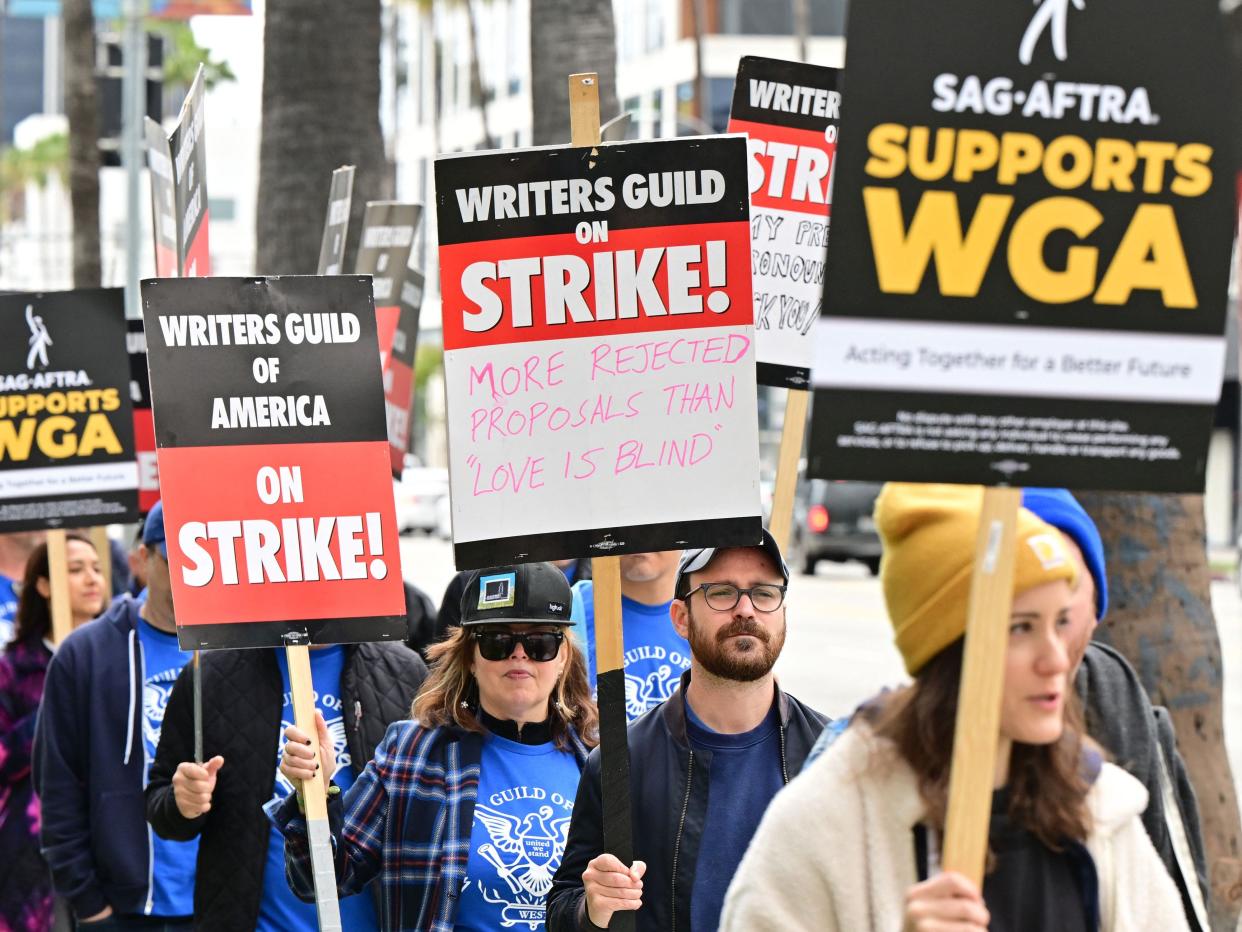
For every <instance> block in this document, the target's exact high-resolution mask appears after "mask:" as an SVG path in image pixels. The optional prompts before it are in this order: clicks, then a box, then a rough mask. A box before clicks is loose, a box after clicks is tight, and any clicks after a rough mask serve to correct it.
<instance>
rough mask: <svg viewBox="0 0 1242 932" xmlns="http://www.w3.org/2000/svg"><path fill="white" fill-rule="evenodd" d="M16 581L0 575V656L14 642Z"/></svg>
mask: <svg viewBox="0 0 1242 932" xmlns="http://www.w3.org/2000/svg"><path fill="white" fill-rule="evenodd" d="M15 586H16V580H13V579H9V577H7V576H5V575H3V574H0V654H2V653H4V651H5V649H6V648H7V647H8V646H9V641H11V640H13V626H14V622H15V621H16V619H17V589H16V588H15Z"/></svg>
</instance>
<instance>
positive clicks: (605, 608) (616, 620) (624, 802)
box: [569, 72, 634, 932]
mask: <svg viewBox="0 0 1242 932" xmlns="http://www.w3.org/2000/svg"><path fill="white" fill-rule="evenodd" d="M569 134H570V144H571V145H573V146H578V147H584V148H585V147H588V146H589V147H591V148H594V147H596V146H598V145H599V144H600V130H599V75H598V74H595V73H593V72H586V73H583V74H571V75H570V76H569ZM592 167H593V163H592ZM591 579H592V587H593V590H594V603H595V672H596V687H597V690H598V693H599V718H600V724H599V730H600V755H601V761H600V782H601V794H602V797H603V834H604V850H605V851H607V852H608V853H609V854H611V855H613V856H614V857H616V858H617V859H618V860H620V861H621V862H622V863H623V864H629V863H630V862H632V861H633V860H634V841H633V828H632V822H631V819H630V811H631V802H630V748H629V740H628V737H627V735H626V715H625V670H624V666H625V642H624V637H623V636H622V628H621V558H620V557H596V558H594V559H593V560H591ZM608 928H609V929H615V930H619V932H631V930H633V929H634V914H633V913H632V912H619V913H614V914H613V917H612V921H611V922H610V923H609V925H608Z"/></svg>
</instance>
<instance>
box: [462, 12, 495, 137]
mask: <svg viewBox="0 0 1242 932" xmlns="http://www.w3.org/2000/svg"><path fill="white" fill-rule="evenodd" d="M462 7H463V8H464V9H465V11H466V25H467V26H468V27H469V28H468V29H467V32H468V33H469V34H470V93H471V94H472V95H473V96H474V98H475V100H477V101H478V102H479V120H480V122H481V123H482V124H483V141H482V143H481V146H482V148H484V149H495V148H496V142H495V140H494V139H492V128H491V126H490V125H489V124H488V122H487V91H486V89H484V87H483V67H482V66H481V65H480V64H479V22H478V20H477V19H476V18H475V15H474V4H473V3H472V2H471V0H462Z"/></svg>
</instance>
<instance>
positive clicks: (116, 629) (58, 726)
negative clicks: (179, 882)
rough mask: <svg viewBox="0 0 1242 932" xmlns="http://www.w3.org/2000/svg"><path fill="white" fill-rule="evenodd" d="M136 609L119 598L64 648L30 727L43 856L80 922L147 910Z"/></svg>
mask: <svg viewBox="0 0 1242 932" xmlns="http://www.w3.org/2000/svg"><path fill="white" fill-rule="evenodd" d="M139 606H140V603H139V602H136V601H134V600H133V599H132V598H130V597H129V596H123V597H121V598H118V599H117V600H116V601H114V602H113V603H112V605H111V606H110V607H109V608H108V610H107V612H105V613H104V614H103V615H101V616H100V617H99V618H97V619H95V620H94V621H92V622H89V623H88V624H85V625H83V626H82V627H81V628H78V629H77V630H76V631H74V632H73V633H72V634H70V635H69V636H68V637H67V638H65V641H64V643H63V644H61V645H60V647H58V648H57V650H56V653H55V654H54V655H53V657H52V663H51V665H50V666H49V667H48V670H47V681H46V683H45V685H44V690H43V704H42V706H40V709H39V719H38V723H37V724H36V726H35V739H34V757H33V761H32V768H33V776H34V785H35V791H36V792H37V793H38V794H39V798H40V800H41V802H42V807H43V830H42V835H41V843H42V849H43V856H44V857H45V858H46V859H47V863H48V865H49V866H50V867H51V869H52V883H53V886H54V887H55V888H56V892H57V893H59V894H60V895H62V896H64V897H66V898H68V900H69V902H70V904H71V905H72V906H73V911H74V913H76V914H77V916H78V917H79V918H83V917H86V916H93V915H94V914H95V913H98V912H101V911H102V910H103V909H104V908H105V907H108V906H111V907H112V910H113V912H115V913H121V914H129V915H141V914H145V913H147V912H149V910H150V908H151V907H150V904H151V834H150V828H149V827H148V825H147V819H146V802H145V800H144V799H143V789H144V784H145V782H146V780H145V776H146V774H145V771H146V752H145V746H144V744H143V741H142V714H143V712H142V684H143V667H142V646H141V644H140V643H139V640H138V631H137V628H136V625H137V624H138V609H139Z"/></svg>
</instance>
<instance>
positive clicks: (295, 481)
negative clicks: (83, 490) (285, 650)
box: [142, 276, 405, 648]
mask: <svg viewBox="0 0 1242 932" xmlns="http://www.w3.org/2000/svg"><path fill="white" fill-rule="evenodd" d="M142 296H143V313H144V316H145V319H146V325H147V352H148V362H149V365H150V371H151V391H152V397H153V400H154V403H155V429H156V442H157V444H158V447H159V468H160V484H161V487H162V489H163V492H164V522H165V527H166V530H167V538H168V559H169V566H170V569H171V575H172V586H173V599H174V603H175V605H176V614H177V627H178V635H179V638H180V642H181V644H182V646H183V647H185V648H216V647H272V646H283V645H287V644H289V643H303V644H305V643H334V642H345V641H365V640H383V639H389V638H394V639H395V638H400V637H402V636H403V635H404V631H405V617H404V611H405V594H404V590H403V588H402V582H401V563H400V553H399V552H398V538H397V527H396V518H395V514H394V507H393V499H392V480H391V478H390V474H389V469H388V443H387V438H386V434H385V429H384V406H383V391H382V387H381V385H380V376H379V366H378V355H379V349H378V345H377V343H376V333H375V315H374V311H373V310H372V305H371V283H370V280H369V279H367V278H365V277H362V276H336V277H317V276H291V277H282V278H213V279H154V280H149V281H145V282H143V284H142ZM204 477H210V479H209V480H205V479H204ZM342 477H348V481H342Z"/></svg>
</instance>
